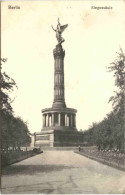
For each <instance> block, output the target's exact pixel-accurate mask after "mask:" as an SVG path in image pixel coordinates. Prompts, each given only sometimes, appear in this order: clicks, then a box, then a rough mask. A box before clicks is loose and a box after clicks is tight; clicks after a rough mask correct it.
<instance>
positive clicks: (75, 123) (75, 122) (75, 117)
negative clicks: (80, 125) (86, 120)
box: [74, 115, 76, 127]
mask: <svg viewBox="0 0 125 195" xmlns="http://www.w3.org/2000/svg"><path fill="white" fill-rule="evenodd" d="M74 126H75V127H76V115H74Z"/></svg>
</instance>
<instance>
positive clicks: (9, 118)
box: [0, 60, 30, 151]
mask: <svg viewBox="0 0 125 195" xmlns="http://www.w3.org/2000/svg"><path fill="white" fill-rule="evenodd" d="M3 62H5V61H4V60H3ZM1 65H2V64H1ZM0 76H1V124H2V133H1V135H2V136H1V137H2V148H4V149H6V150H7V151H8V149H9V147H13V150H14V149H16V147H18V149H19V148H20V146H23V145H24V144H27V143H30V137H29V130H28V127H27V123H26V122H24V121H23V120H22V119H21V118H20V117H15V116H14V112H13V108H12V106H11V103H12V100H11V98H10V95H9V94H10V93H11V92H12V91H13V90H14V87H17V85H16V82H15V81H14V80H13V79H12V78H10V77H9V76H8V75H7V74H6V73H5V72H2V71H1V75H0Z"/></svg>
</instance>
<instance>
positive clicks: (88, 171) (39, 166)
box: [2, 151, 125, 194]
mask: <svg viewBox="0 0 125 195" xmlns="http://www.w3.org/2000/svg"><path fill="white" fill-rule="evenodd" d="M2 193H4V194H7V193H11V194H14V193H16V194H20V193H25V194H28V193H31V194H37V193H39V194H40V193H42V194H50V193H53V194H83V193H84V194H92V193H96V194H98V193H100V194H101V193H103V194H104V193H108V194H109V193H113V194H117V193H125V172H123V171H119V170H117V169H114V168H111V167H108V166H106V165H103V164H100V163H98V162H95V161H93V160H90V159H88V158H85V157H83V156H81V155H79V154H76V153H74V152H73V151H45V152H44V153H43V154H39V155H37V156H34V157H31V158H29V159H26V160H23V161H21V162H19V163H16V164H14V165H12V166H10V167H9V168H7V169H6V170H4V172H3V176H2Z"/></svg>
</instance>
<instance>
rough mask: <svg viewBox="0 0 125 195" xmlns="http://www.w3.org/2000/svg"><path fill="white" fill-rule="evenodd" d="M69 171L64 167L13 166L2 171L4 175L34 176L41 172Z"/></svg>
mask: <svg viewBox="0 0 125 195" xmlns="http://www.w3.org/2000/svg"><path fill="white" fill-rule="evenodd" d="M63 169H69V167H68V166H64V165H11V166H8V167H5V168H4V169H3V170H2V175H7V176H9V175H17V174H20V175H23V174H25V175H34V174H37V173H40V172H52V171H61V170H63Z"/></svg>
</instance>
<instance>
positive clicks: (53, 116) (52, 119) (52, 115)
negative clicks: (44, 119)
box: [52, 113, 54, 126]
mask: <svg viewBox="0 0 125 195" xmlns="http://www.w3.org/2000/svg"><path fill="white" fill-rule="evenodd" d="M52 126H54V113H52Z"/></svg>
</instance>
